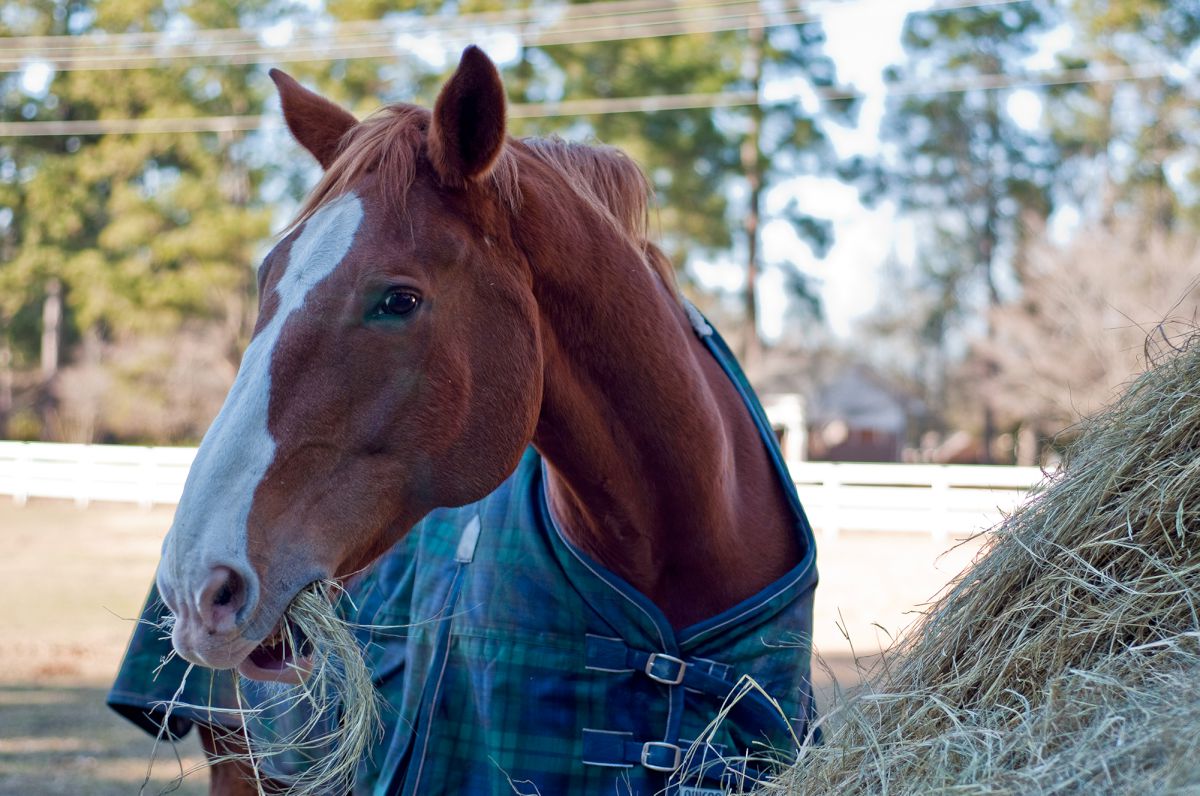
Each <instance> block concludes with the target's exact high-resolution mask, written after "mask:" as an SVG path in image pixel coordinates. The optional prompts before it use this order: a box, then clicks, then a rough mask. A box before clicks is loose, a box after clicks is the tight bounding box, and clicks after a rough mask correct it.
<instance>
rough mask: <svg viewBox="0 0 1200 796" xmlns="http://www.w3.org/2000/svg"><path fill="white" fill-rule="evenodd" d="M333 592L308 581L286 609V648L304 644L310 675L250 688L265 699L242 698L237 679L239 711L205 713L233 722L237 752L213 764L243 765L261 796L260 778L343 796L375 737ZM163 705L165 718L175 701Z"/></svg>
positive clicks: (361, 672) (367, 684) (361, 662)
mask: <svg viewBox="0 0 1200 796" xmlns="http://www.w3.org/2000/svg"><path fill="white" fill-rule="evenodd" d="M333 595H337V596H341V587H340V586H339V585H338V584H336V583H334V582H332V581H327V582H324V583H313V584H310V585H309V586H308V587H307V588H305V589H304V590H302V591H301V592H300V593H299V594H297V595H296V597H295V598H294V599H293V600H292V602H291V604H290V605H289V606H288V609H287V611H286V612H285V618H286V621H285V622H283V624H282V632H283V634H284V638H285V643H286V645H287V646H288V648H290V649H293V650H294V649H300V648H301V646H302V645H303V649H304V650H305V652H306V653H308V657H309V658H310V659H311V665H312V668H311V673H310V674H309V675H308V677H307V678H305V680H304V681H303V682H302V683H301V684H300V685H274V684H272V685H265V684H254V687H255V688H262V689H264V691H263V694H262V697H265V698H257V699H254V700H248V699H247V698H246V696H245V694H244V691H243V688H244V686H243V685H242V684H241V682H240V680H239V683H238V693H237V698H238V706H237V707H236V708H219V709H211V712H212V713H220V714H222V715H224V716H225V717H232V718H233V719H235V723H239V724H240V727H239V728H238V729H236V730H230V731H229V732H228V734H227V735H226V736H225V740H226V741H227V742H228V745H229V746H231V747H233V748H238V747H240V748H242V749H243V751H241V752H238V753H231V754H228V755H225V756H223V757H221V758H218V761H227V760H228V761H240V762H242V763H244V764H245V765H246V767H247V768H249V769H250V770H252V771H253V772H254V781H255V783H256V785H257V787H258V791H259V793H260V794H266V793H267V792H268V791H266V790H264V781H270V782H271V783H272V784H273V785H282V786H283V788H284V790H282V791H280V790H278V789H277V788H276V789H274V790H270V791H269V792H270V793H272V794H275V793H280V792H282V793H285V794H288V796H308V795H309V794H326V793H346V792H349V790H350V787H351V785H352V784H353V782H354V775H355V771H356V769H357V767H358V764H359V762H360V761H362V760H363V759H364V758H365V757H366V755H367V754H369V752H370V750H371V748H372V746H373V745H374V743H375V742H376V740H377V739H378V738H379V736H380V734H381V732H382V723H381V722H380V715H379V698H378V694H377V692H376V690H375V686H374V683H373V682H372V679H371V674H370V671H369V670H368V669H367V665H366V661H365V659H364V658H363V654H362V650H361V649H360V647H359V645H358V642H357V641H356V640H355V637H354V633H353V630H352V628H353V626H352V625H350V624H349V623H347V622H346V621H345V620H343V619H342V618H341V617H340V616H338V613H337V610H336V608H335V605H334V600H333V599H331V596H333ZM181 690H182V686H181ZM166 707H167V713H168V715H169V712H170V710H171V709H173V708H174V707H177V704H176V703H172V704H170V705H167V706H166ZM192 707H195V708H196V709H197V710H199V711H209V710H210V708H209V706H207V705H204V706H192ZM216 726H218V725H216V724H214V727H216ZM210 762H217V761H210Z"/></svg>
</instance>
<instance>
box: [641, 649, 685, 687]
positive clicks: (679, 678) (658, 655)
mask: <svg viewBox="0 0 1200 796" xmlns="http://www.w3.org/2000/svg"><path fill="white" fill-rule="evenodd" d="M660 660H661V661H665V662H667V663H673V664H675V666H676V667H677V668H676V670H675V676H674V678H671V677H663V676H662V675H661V674H658V673H656V672H655V671H654V667H655V665H656V664H657V663H658V662H659V661H660ZM645 672H646V676H647V677H649V678H650V679H651V680H654V681H655V682H658V683H662V684H663V685H679V684H680V683H682V682H683V676H684V674H685V673H686V672H687V661H684V660H681V659H680V658H676V657H675V656H674V655H667V654H666V653H663V652H652V653H650V657H649V658H647V659H646V669H645Z"/></svg>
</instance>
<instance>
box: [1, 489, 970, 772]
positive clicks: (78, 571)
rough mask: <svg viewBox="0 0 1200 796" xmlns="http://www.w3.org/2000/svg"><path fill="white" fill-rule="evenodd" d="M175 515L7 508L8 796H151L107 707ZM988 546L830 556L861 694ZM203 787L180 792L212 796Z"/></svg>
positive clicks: (170, 763)
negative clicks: (934, 601) (873, 666)
mask: <svg viewBox="0 0 1200 796" xmlns="http://www.w3.org/2000/svg"><path fill="white" fill-rule="evenodd" d="M172 511H173V510H172V509H154V510H152V511H142V510H138V509H136V508H132V507H128V506H109V505H102V504H101V505H94V506H92V507H91V508H88V509H86V510H82V511H81V510H78V509H76V508H75V507H74V506H73V505H71V504H70V503H57V502H37V501H34V502H31V503H30V504H29V505H28V506H25V507H23V508H21V507H17V506H15V505H13V504H12V503H10V502H9V501H8V500H7V499H5V498H0V796H41V795H42V794H47V795H49V794H55V795H57V794H64V795H65V794H88V795H89V796H110V794H112V795H113V796H115V795H116V794H135V793H138V792H139V789H140V788H141V785H142V782H143V780H144V778H145V776H146V768H147V761H148V760H149V758H150V751H151V748H152V746H153V740H152V739H151V738H149V737H148V736H146V735H145V734H143V733H142V732H141V731H139V730H136V729H134V728H133V727H132V726H130V725H128V724H126V723H125V722H124V721H123V720H121V719H119V718H118V717H117V716H116V715H115V714H112V713H110V712H109V711H108V710H107V708H105V706H104V704H103V703H104V694H105V691H106V689H107V686H108V681H109V680H110V678H111V677H112V676H113V674H114V672H115V670H116V666H117V662H118V661H119V660H120V657H121V654H122V652H123V651H124V647H125V643H126V641H127V639H128V636H129V633H130V631H131V628H132V625H131V623H130V621H129V619H128V617H133V616H135V615H136V614H137V612H138V610H139V609H140V607H141V603H142V600H143V598H144V597H145V593H146V589H147V588H148V586H149V584H150V580H151V577H152V576H153V572H154V566H155V562H156V561H157V558H158V550H159V545H160V543H161V541H162V536H163V534H164V533H165V532H166V529H167V526H168V525H169V524H170V521H171V514H172ZM978 544H979V543H978V542H968V543H965V544H962V545H959V546H957V547H955V548H954V549H952V550H949V551H947V550H946V548H947V546H948V545H946V544H939V543H937V542H935V541H934V540H932V539H931V538H929V537H928V536H924V535H897V536H888V535H881V534H870V535H867V534H862V535H858V534H853V533H844V534H842V535H841V536H840V537H839V538H838V539H836V540H834V541H831V542H828V543H825V544H821V545H820V547H819V551H820V552H819V557H818V565H819V567H820V571H821V586H820V587H819V589H818V591H817V601H816V611H817V616H816V632H815V636H816V638H815V643H816V647H817V650H818V652H819V653H820V654H821V655H822V657H823V658H824V659H825V660H826V661H827V662H828V663H829V664H830V666H831V667H832V669H833V671H834V672H835V674H836V676H837V678H838V679H839V681H841V682H842V683H843V684H853V683H854V682H856V681H857V671H856V667H855V665H854V657H853V655H854V654H855V653H857V654H858V655H859V656H862V657H867V658H869V657H870V656H872V655H874V654H875V653H877V652H878V649H879V647H880V646H881V643H886V640H887V638H888V637H889V636H890V635H892V634H894V633H896V632H898V631H899V629H900V628H901V627H903V626H904V625H905V624H907V623H908V622H909V621H911V619H912V618H913V616H912V612H913V611H914V610H916V609H917V608H918V606H919V605H920V604H921V603H924V602H925V601H927V600H928V599H929V598H930V597H931V596H932V595H933V594H934V593H935V592H936V591H937V590H938V589H939V588H940V587H941V586H942V584H944V583H945V582H946V581H947V580H948V579H949V578H950V577H951V576H952V575H953V574H955V573H957V572H958V571H960V570H961V569H962V568H963V567H964V566H965V565H966V564H967V563H969V561H970V559H971V557H972V556H973V555H974V553H975V552H976V550H977V549H978ZM847 635H848V636H849V639H850V641H848V640H847V637H846V636H847ZM851 642H852V643H851ZM818 677H819V683H818V687H819V688H822V689H826V690H827V689H828V688H830V687H831V685H832V684H831V683H830V681H829V678H828V677H827V676H825V675H823V674H821V673H820V672H818ZM176 752H178V753H179V755H180V756H181V759H182V765H183V766H184V767H185V768H187V767H190V766H193V765H196V764H197V763H199V762H200V759H201V758H200V750H199V746H198V745H197V744H196V741H195V739H194V738H189V739H188V740H187V741H186V742H184V743H181V744H179V748H178V749H172V747H170V746H165V747H163V748H162V749H160V750H159V754H158V762H157V763H156V765H155V767H154V777H153V779H152V780H151V781H150V782H149V783H148V784H147V785H146V787H145V790H144V792H145V793H147V794H158V793H162V792H164V791H165V790H167V789H168V788H170V787H172V784H173V783H172V779H173V777H174V776H175V775H176V774H178V772H179V770H180V763H179V762H176V758H175V753H176ZM202 779H203V777H192V778H190V779H188V780H186V781H185V782H184V783H183V786H182V787H181V788H180V789H178V790H175V791H173V792H174V793H177V794H183V795H184V796H190V795H191V794H200V793H204V792H206V789H205V787H204V786H203V783H202Z"/></svg>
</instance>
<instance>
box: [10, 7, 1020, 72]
mask: <svg viewBox="0 0 1200 796" xmlns="http://www.w3.org/2000/svg"><path fill="white" fill-rule="evenodd" d="M884 2H889V0H825V1H824V2H823V3H820V5H819V6H818V7H821V8H825V9H829V8H842V7H853V8H855V9H858V8H863V7H869V6H871V5H878V4H881V3H884ZM1021 2H1028V0H941V2H937V3H934V4H933V5H931V6H930V7H929V8H927V9H922V12H923V13H930V12H938V11H953V10H960V9H969V8H982V7H993V6H1006V5H1012V4H1015V3H1021ZM722 11H724V12H727V13H721V12H722ZM820 18H821V15H820V14H819V13H816V12H812V11H801V10H798V9H787V8H786V7H784V8H779V7H776V8H771V7H769V5H765V4H764V3H762V2H761V0H708V2H696V3H687V4H681V3H679V2H678V1H677V0H617V1H616V2H602V3H587V4H582V5H569V6H565V7H561V6H560V7H557V8H551V9H547V8H535V9H518V10H511V11H503V12H491V13H485V14H472V15H463V16H457V17H439V16H422V17H411V16H410V17H403V18H398V19H392V20H381V21H370V22H345V23H337V24H334V25H331V26H328V27H325V28H311V29H300V30H297V31H296V32H294V33H293V34H292V35H291V36H290V38H289V39H288V41H287V42H286V43H285V44H281V45H279V46H273V45H268V44H266V43H265V42H264V37H266V36H267V34H268V31H267V30H258V31H247V30H244V29H223V30H202V31H185V32H155V33H132V34H114V35H97V34H90V35H88V36H42V37H11V38H7V39H0V72H17V71H22V70H24V69H25V68H27V67H28V66H29V65H30V63H34V62H39V61H40V62H48V63H50V64H52V65H53V66H54V68H55V69H56V70H58V71H73V70H96V69H137V68H144V67H152V66H157V65H162V64H169V63H171V62H177V61H180V60H191V61H195V60H201V61H216V62H220V63H223V64H225V65H243V64H251V63H295V62H301V61H327V60H341V59H344V58H373V57H396V56H398V55H401V54H403V53H404V50H405V48H404V46H403V44H404V37H415V38H419V39H422V40H425V41H431V42H435V43H437V44H438V45H439V46H443V47H446V48H450V47H453V46H455V45H461V44H465V43H469V42H470V41H473V40H479V39H486V38H487V37H488V36H492V35H496V34H501V33H503V34H510V35H515V36H517V38H518V39H519V40H520V41H521V43H522V44H524V45H525V46H553V45H563V44H583V43H592V42H599V41H625V40H632V39H641V38H651V37H660V36H674V35H682V34H690V33H717V32H722V31H730V30H746V29H750V28H755V27H777V26H782V25H798V24H809V23H814V22H818V21H820ZM439 39H440V40H439Z"/></svg>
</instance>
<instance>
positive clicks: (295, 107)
mask: <svg viewBox="0 0 1200 796" xmlns="http://www.w3.org/2000/svg"><path fill="white" fill-rule="evenodd" d="M270 75H271V79H272V80H274V81H275V88H277V89H278V90H279V99H280V102H281V103H282V104H283V118H284V120H285V121H287V126H288V129H289V130H291V131H292V135H293V136H294V137H295V138H296V140H297V141H299V142H300V145H301V146H303V147H304V148H305V149H307V150H308V151H309V152H311V153H312V155H313V157H315V158H316V159H317V162H318V163H320V164H321V168H323V169H327V168H329V165H330V164H331V163H333V161H334V159H335V158H336V157H337V155H338V149H339V147H340V145H341V142H342V136H344V135H345V134H346V131H347V130H349V129H350V128H351V127H354V125H356V124H358V120H357V119H355V118H354V117H353V116H352V115H351V114H350V112H349V111H347V110H345V109H343V108H342V107H341V106H340V105H336V104H335V103H332V102H330V101H329V100H327V99H325V98H324V97H322V96H321V95H319V94H315V93H313V92H311V91H309V90H308V89H306V88H305V87H304V86H302V85H300V84H299V83H297V82H296V79H295V78H293V77H292V76H291V75H289V74H287V73H286V72H281V71H280V70H278V69H272V70H271V72H270Z"/></svg>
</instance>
